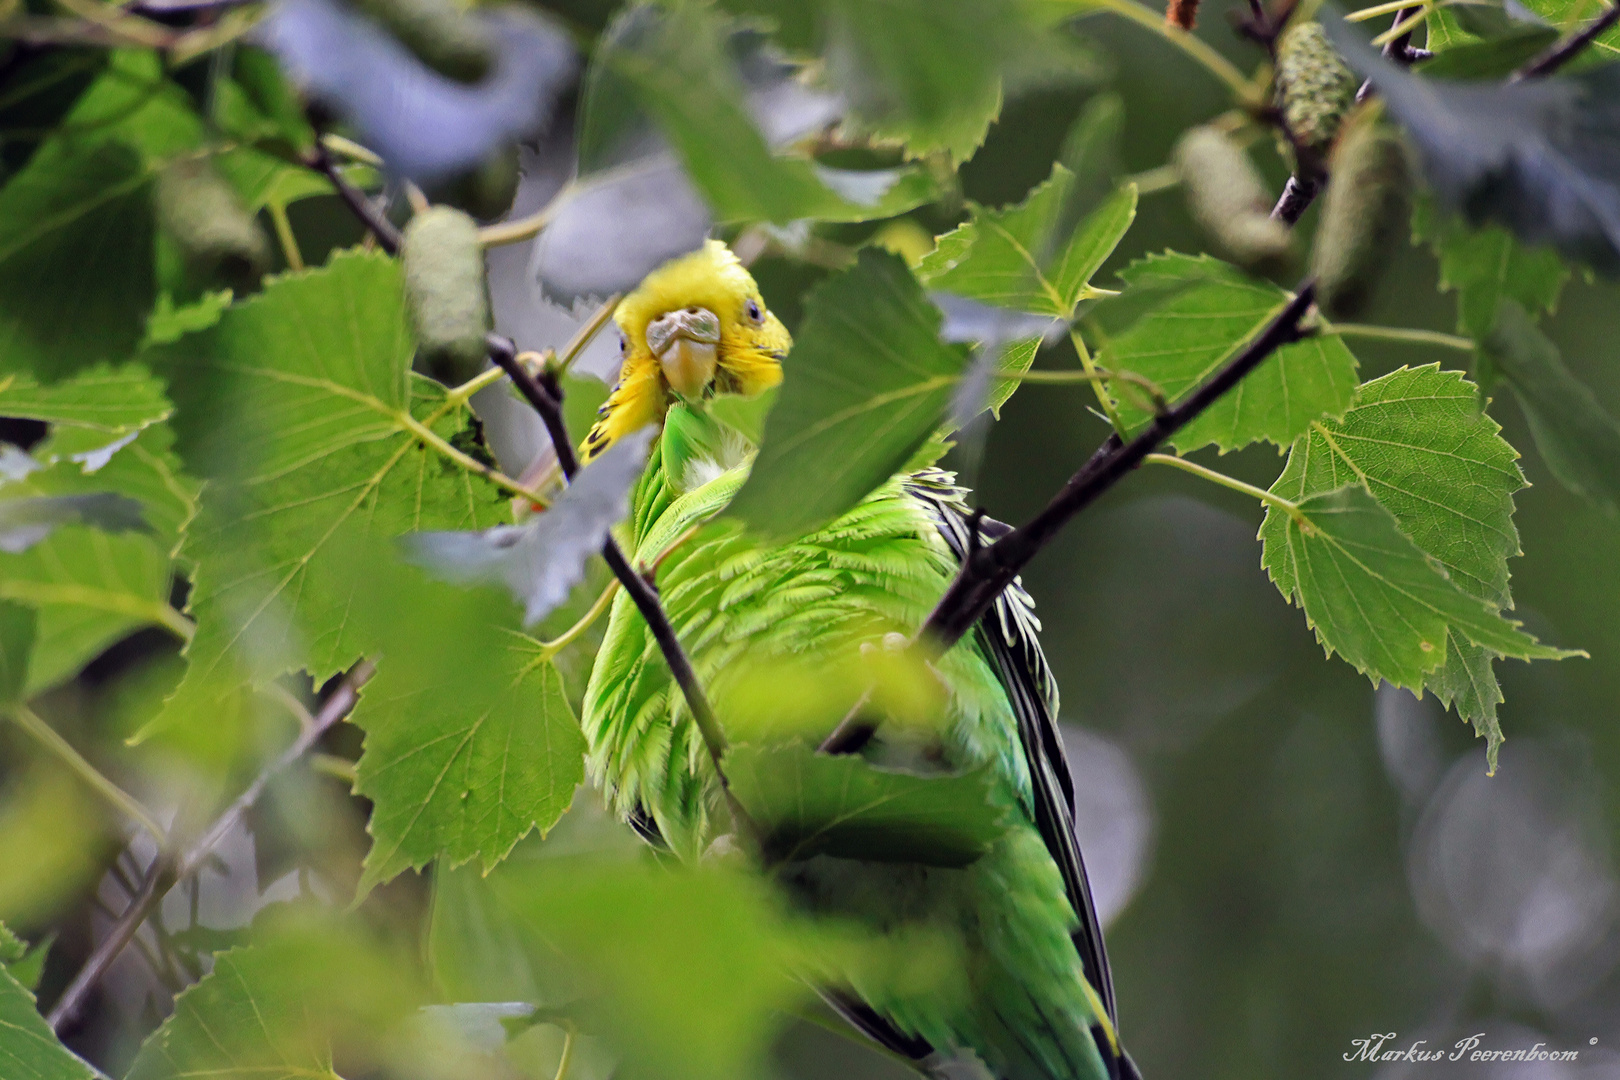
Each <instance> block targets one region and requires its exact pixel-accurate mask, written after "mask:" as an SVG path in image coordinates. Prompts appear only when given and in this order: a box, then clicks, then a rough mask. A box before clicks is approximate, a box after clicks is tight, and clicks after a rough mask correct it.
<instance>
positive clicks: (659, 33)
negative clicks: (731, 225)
mask: <svg viewBox="0 0 1620 1080" xmlns="http://www.w3.org/2000/svg"><path fill="white" fill-rule="evenodd" d="M728 40H729V27H728V25H727V24H726V22H725V21H723V20H722V19H721V18H720V17H718V16H717V15H716V14H715V13H714V12H713V11H712V10H711V9H708V8H704V7H700V6H697V5H682V6H679V7H676V8H673V9H661V8H657V7H653V6H651V5H641V6H638V7H634V8H631V9H630V10H629V11H628V12H626V13H625V14H624V15H623V16H622V17H621V18H620V19H619V20H618V22H616V23H615V24H614V25H613V26H612V27H610V28H609V30H608V32H607V34H606V35H605V37H604V44H603V46H602V47H600V48H599V49H598V51H597V54H596V63H598V64H604V65H607V66H609V67H610V68H611V69H612V70H613V71H614V72H615V73H616V74H618V75H619V76H620V77H622V78H623V79H624V80H625V83H626V84H627V85H628V86H629V88H630V89H631V90H632V92H633V94H634V96H635V98H636V99H637V101H638V103H639V104H640V105H641V107H642V108H644V109H646V110H647V111H648V112H649V113H650V114H651V115H653V116H654V117H656V118H657V120H658V123H659V125H660V127H662V129H663V131H664V132H665V134H667V135H668V137H669V139H670V141H671V142H672V143H673V144H674V146H675V148H676V150H677V151H679V153H680V155H681V158H682V160H683V161H684V162H685V164H686V171H687V174H688V175H689V176H690V177H691V178H692V181H693V182H694V183H695V184H696V185H697V186H698V188H699V189H701V190H702V192H703V194H704V196H705V197H706V198H707V199H708V202H709V204H710V206H712V207H713V208H714V211H715V214H716V215H717V216H718V217H719V218H721V219H722V220H743V221H751V220H764V221H776V222H784V223H785V222H788V221H792V220H795V219H799V218H824V219H828V220H839V221H862V220H867V219H869V218H879V217H892V216H893V215H895V214H899V213H903V212H905V211H906V210H909V209H911V208H912V207H915V206H917V205H919V204H920V203H922V202H924V201H926V200H927V199H928V198H929V197H930V196H931V195H932V191H933V185H932V183H931V182H930V181H928V179H927V177H926V176H925V175H924V174H922V173H920V172H917V171H914V170H913V171H905V172H891V173H888V174H885V175H884V176H883V177H882V178H880V179H879V183H878V185H877V186H876V187H875V188H874V189H873V192H871V193H868V197H865V198H861V199H854V198H851V197H848V195H847V194H846V193H852V192H853V190H854V189H853V188H852V187H851V186H850V185H851V184H852V183H853V182H854V181H853V179H852V175H851V174H844V175H843V176H839V174H836V173H832V174H827V173H825V172H824V171H821V170H818V169H817V168H816V167H814V166H813V165H812V164H811V163H810V162H809V161H808V160H807V159H804V158H795V157H782V156H778V155H776V154H774V153H772V151H771V148H770V146H769V145H768V144H767V143H766V141H765V137H764V135H762V134H761V133H760V131H759V129H758V127H756V126H755V124H754V120H753V117H752V116H751V115H750V114H749V110H748V107H747V105H746V104H745V101H744V92H743V84H742V80H741V79H740V77H739V76H738V74H737V71H736V68H735V64H734V62H733V60H732V58H731V55H730V52H729V51H728V47H727V46H728ZM603 107H604V108H605V106H603ZM620 107H622V103H620ZM860 175H861V174H853V176H860ZM826 179H834V180H835V181H842V182H841V183H839V184H838V187H839V188H842V191H840V190H835V188H834V187H832V186H829V184H828V183H827V182H825V180H826Z"/></svg>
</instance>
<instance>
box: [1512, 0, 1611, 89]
mask: <svg viewBox="0 0 1620 1080" xmlns="http://www.w3.org/2000/svg"><path fill="white" fill-rule="evenodd" d="M1617 21H1620V3H1614V4H1611V5H1609V10H1608V11H1605V12H1604V13H1603V14H1602V15H1599V16H1598V17H1597V19H1596V21H1594V22H1593V23H1592V24H1591V25H1590V26H1588V27H1587V28H1586V29H1584V30H1582V31H1581V32H1580V33H1578V34H1575V35H1573V36H1571V37H1568V38H1566V39H1564V40H1563V41H1559V42H1555V43H1554V44H1553V45H1552V47H1550V48H1549V49H1548V50H1547V51H1546V52H1544V53H1542V54H1541V55H1540V56H1538V57H1536V58H1535V59H1533V60H1531V61H1530V62H1529V63H1528V64H1526V65H1524V67H1522V68H1520V69H1519V70H1518V71H1515V72H1514V73H1513V76H1512V78H1510V79H1509V80H1508V81H1509V82H1518V81H1519V80H1521V79H1539V78H1543V77H1545V76H1547V75H1551V74H1552V73H1553V72H1555V71H1557V70H1558V69H1559V68H1561V67H1563V66H1564V65H1565V64H1567V63H1569V62H1570V61H1571V60H1573V59H1575V57H1576V56H1578V55H1579V54H1580V52H1581V50H1583V49H1585V48H1586V47H1587V46H1588V45H1590V44H1592V42H1594V41H1596V40H1597V39H1598V37H1599V36H1601V35H1602V33H1603V32H1604V31H1605V30H1607V29H1608V28H1609V27H1611V26H1613V25H1614V24H1615V23H1616V22H1617Z"/></svg>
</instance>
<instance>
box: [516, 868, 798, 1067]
mask: <svg viewBox="0 0 1620 1080" xmlns="http://www.w3.org/2000/svg"><path fill="white" fill-rule="evenodd" d="M492 881H493V882H494V885H495V890H496V894H497V895H498V896H499V897H500V898H501V900H502V902H503V903H504V905H505V906H506V908H507V909H508V911H509V912H510V913H511V916H512V918H513V919H515V920H516V923H517V925H518V926H519V927H520V928H521V930H522V932H523V934H524V936H525V937H526V938H527V939H528V940H530V941H531V942H532V944H531V946H530V948H531V951H534V952H537V953H538V954H540V955H541V956H543V957H546V958H548V959H549V958H551V957H554V956H557V955H559V954H560V956H561V958H562V959H563V960H564V961H566V962H567V963H568V965H569V967H570V968H571V969H572V970H574V971H575V972H576V973H577V975H578V977H579V978H580V980H581V981H582V983H583V984H584V985H585V986H586V987H587V988H590V989H592V990H594V991H595V992H596V994H598V995H600V997H599V1000H598V1002H597V1003H596V1004H595V1005H594V1006H593V1005H592V1004H589V1003H586V1004H582V1006H581V1008H582V1015H583V1019H584V1020H585V1021H586V1022H587V1024H588V1025H589V1027H590V1030H592V1031H594V1032H598V1033H600V1034H601V1035H602V1036H603V1037H604V1038H606V1039H607V1040H608V1041H609V1042H611V1043H612V1044H614V1045H615V1047H616V1048H617V1049H619V1050H620V1051H621V1052H622V1053H624V1054H625V1055H626V1057H627V1058H629V1062H628V1063H627V1064H628V1065H629V1066H630V1068H628V1069H625V1070H623V1071H622V1073H621V1074H623V1073H633V1074H634V1075H638V1076H639V1075H651V1076H659V1077H665V1078H668V1080H732V1078H736V1080H741V1078H743V1077H755V1076H758V1075H760V1073H761V1070H762V1069H763V1068H764V1055H765V1052H766V1050H767V1049H768V1048H769V1046H770V1044H771V1040H772V1037H773V1035H774V1033H775V1029H776V1028H777V1027H778V1025H779V1024H780V1023H781V1013H782V1012H783V1011H785V1010H787V1009H789V1008H790V1007H791V1006H792V1005H793V1004H794V1003H796V1002H798V1001H800V1000H802V999H803V998H804V996H805V995H806V994H807V993H808V988H807V987H806V986H805V985H804V984H803V983H800V982H798V981H797V980H795V979H794V978H793V977H792V976H791V975H790V974H789V970H788V965H789V963H790V961H791V960H792V959H793V957H794V955H795V954H796V953H797V952H799V951H800V946H799V944H798V941H797V940H796V938H795V937H794V936H793V935H792V934H790V933H789V932H788V930H787V928H786V927H785V926H784V925H783V924H782V922H781V921H780V918H779V916H778V915H777V912H776V910H775V906H774V904H773V903H772V900H771V897H770V896H769V895H768V893H767V889H768V888H769V886H768V885H767V884H766V883H765V882H764V881H763V880H762V879H761V878H759V877H757V876H752V875H750V876H743V875H739V874H734V873H727V872H724V871H721V870H716V869H705V870H694V869H686V868H673V869H664V868H659V867H647V866H637V865H634V864H630V865H626V864H622V863H603V862H600V861H592V860H586V859H578V858H575V859H555V860H548V861H545V862H533V863H525V864H522V865H519V864H509V865H507V866H506V867H503V868H502V869H501V871H500V873H499V874H498V876H496V877H494V878H492Z"/></svg>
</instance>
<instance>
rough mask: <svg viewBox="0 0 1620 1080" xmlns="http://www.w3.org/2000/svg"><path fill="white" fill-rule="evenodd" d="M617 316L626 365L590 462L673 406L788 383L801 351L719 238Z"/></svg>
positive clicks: (589, 442)
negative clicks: (791, 354) (791, 353)
mask: <svg viewBox="0 0 1620 1080" xmlns="http://www.w3.org/2000/svg"><path fill="white" fill-rule="evenodd" d="M613 319H614V322H616V323H618V326H619V333H620V342H621V349H622V351H623V353H624V362H623V366H622V367H621V368H620V370H619V382H618V385H617V386H616V387H615V388H614V390H613V393H612V395H611V396H610V397H609V398H608V400H607V402H606V403H605V404H604V405H603V406H602V410H601V416H600V419H598V420H597V422H596V425H595V426H594V427H593V428H592V429H591V433H590V435H588V436H587V437H586V439H585V445H584V448H583V453H582V455H581V456H582V457H583V458H584V459H585V460H587V461H588V460H590V459H591V458H593V457H595V456H596V455H597V454H599V453H601V452H602V451H603V450H605V449H606V448H607V447H608V446H610V445H612V443H613V442H614V441H615V440H617V439H618V438H619V437H620V436H621V435H624V434H627V433H628V432H631V431H634V430H635V429H636V428H638V427H641V426H642V425H644V424H648V423H654V422H656V421H658V420H660V419H661V418H662V417H663V415H664V412H665V410H666V409H667V408H668V407H669V404H670V402H672V401H675V400H679V399H684V400H686V401H691V402H700V401H704V400H706V399H708V398H711V397H713V396H714V395H715V394H742V395H744V396H747V397H752V396H754V395H756V394H760V393H763V392H764V391H766V390H769V389H770V388H771V387H773V386H775V385H776V384H777V383H779V382H781V381H782V357H784V356H785V355H787V351H788V349H789V347H790V346H792V344H793V338H792V336H791V335H789V334H788V332H787V327H785V326H783V325H782V322H781V320H780V319H778V318H777V317H776V316H775V315H773V314H772V313H771V312H770V311H769V310H768V309H767V308H766V307H765V301H764V299H763V298H762V297H761V296H760V293H759V286H758V285H756V284H755V283H754V278H753V276H752V275H751V274H749V273H748V271H747V270H746V269H745V268H744V267H743V265H742V263H741V262H739V261H738V259H737V256H736V255H734V254H732V251H731V249H730V248H728V247H726V245H724V244H722V243H721V242H720V241H718V240H710V241H708V242H707V243H706V244H704V245H703V247H701V248H699V249H698V250H697V251H694V252H692V253H691V254H690V255H683V256H681V257H680V258H678V259H673V260H671V261H670V262H667V263H665V264H664V265H663V266H661V267H659V268H658V269H657V270H654V271H653V272H652V273H651V274H648V275H647V277H646V278H645V279H644V280H643V281H642V283H641V284H640V285H639V286H637V288H636V290H635V291H634V292H632V293H630V295H628V296H626V297H625V298H624V300H623V301H621V302H620V304H619V306H618V309H617V310H616V311H615V312H614V313H613Z"/></svg>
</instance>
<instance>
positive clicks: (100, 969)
mask: <svg viewBox="0 0 1620 1080" xmlns="http://www.w3.org/2000/svg"><path fill="white" fill-rule="evenodd" d="M375 670H376V669H375V668H374V667H373V665H372V663H371V662H370V661H369V660H362V661H360V663H358V664H356V665H355V666H354V667H353V668H352V669H351V670H350V671H349V673H348V674H347V675H345V676H344V677H343V681H342V682H341V683H339V684H338V687H337V689H335V690H333V691H332V693H331V696H329V697H328V698H327V699H326V701H325V702H323V703H322V705H321V708H320V711H319V712H318V713H316V714H315V722H314V723H313V724H311V725H310V726H309V727H308V728H307V729H306V730H304V731H301V732H299V734H298V738H296V739H294V740H293V743H292V745H291V746H289V747H287V749H286V750H285V751H283V752H282V754H281V756H280V757H278V758H276V760H274V761H272V762H271V763H270V764H268V765H266V766H265V767H264V769H263V770H261V771H260V773H259V775H258V776H257V777H255V778H254V780H253V782H252V783H251V784H249V785H248V786H247V788H246V790H244V791H243V792H242V794H240V795H238V796H237V797H236V801H235V802H233V803H231V805H230V806H228V807H226V808H225V810H224V812H223V813H221V814H220V815H219V816H218V817H217V818H215V819H214V822H213V824H212V825H210V826H209V827H208V830H207V831H206V832H204V833H203V834H202V836H201V837H199V838H198V840H197V841H196V843H194V844H192V846H191V847H190V848H189V849H187V850H186V851H185V852H184V853H183V854H182V853H179V852H176V851H173V850H172V849H171V850H164V851H160V852H158V856H157V858H155V859H153V860H152V865H151V866H150V867H148V868H147V871H146V877H145V879H144V880H143V881H142V883H141V889H140V892H138V893H137V894H136V895H135V898H134V899H133V900H131V901H130V902H129V906H128V907H127V908H125V909H124V913H123V914H122V915H120V916H119V917H118V921H117V922H115V923H113V925H112V927H111V928H110V929H109V930H108V931H107V936H106V937H104V938H102V939H101V944H100V945H98V946H96V949H95V951H94V952H93V953H91V954H90V958H89V959H88V960H86V961H85V962H84V966H83V967H82V968H80V969H79V973H78V974H77V975H75V976H74V977H73V981H72V982H71V983H69V984H68V987H67V989H66V990H64V991H62V996H61V998H59V999H58V1000H57V1002H56V1005H55V1006H54V1007H53V1008H52V1009H51V1012H50V1015H49V1016H48V1017H46V1020H47V1021H48V1022H49V1023H50V1025H51V1030H52V1031H55V1032H56V1033H57V1034H58V1035H60V1034H61V1033H62V1030H63V1029H64V1028H66V1027H67V1026H68V1025H69V1024H71V1023H72V1022H73V1019H74V1017H75V1016H76V1015H77V1014H78V1011H79V1009H80V1007H81V1006H83V1004H84V1000H85V998H86V997H87V996H88V995H89V993H90V991H91V989H92V988H94V986H95V985H96V983H97V982H98V981H100V979H101V977H102V976H103V975H105V974H106V973H107V969H108V968H109V967H111V966H112V963H113V961H114V960H116V959H118V956H119V954H120V953H122V952H123V951H124V947H125V946H126V945H128V944H129V943H130V940H131V939H132V938H134V936H135V932H136V931H137V930H139V929H140V928H141V924H142V923H143V922H145V921H146V919H147V916H149V915H151V914H152V912H153V911H154V910H155V909H156V908H157V906H158V905H159V904H160V903H162V902H163V898H164V897H165V896H167V895H168V894H169V890H170V889H172V888H174V886H175V885H176V884H178V883H179V882H182V881H184V880H186V879H187V878H189V877H190V876H191V875H192V874H194V873H196V872H197V870H198V869H200V868H201V867H202V865H203V863H204V862H205V861H207V859H208V857H209V855H211V854H212V853H213V850H214V848H215V846H217V845H218V844H219V842H220V841H221V840H223V839H224V838H225V835H226V834H227V833H229V832H230V831H231V830H232V829H233V828H235V827H236V825H237V824H238V823H239V822H240V821H241V820H242V815H243V814H245V813H247V812H248V810H249V809H250V808H251V807H252V806H253V804H254V803H255V802H257V801H258V800H259V796H260V795H262V794H263V793H264V789H265V787H266V786H267V785H268V784H269V783H270V781H271V780H273V779H274V778H275V777H276V776H277V775H278V774H279V773H281V771H282V770H284V769H286V768H287V767H288V766H289V765H291V764H292V763H293V762H295V761H297V760H298V759H299V758H301V757H302V756H304V754H306V753H308V752H309V750H310V748H311V747H313V746H314V745H315V744H316V742H318V741H319V740H320V738H321V736H322V735H324V734H326V732H327V730H328V729H329V728H331V727H332V726H333V725H334V724H336V723H337V722H338V721H340V720H342V719H343V718H344V717H345V716H347V715H348V714H349V711H350V710H351V709H353V708H354V706H355V703H356V702H358V701H359V700H360V687H362V686H364V685H365V684H366V681H367V680H368V679H370V678H371V676H372V673H373V671H375Z"/></svg>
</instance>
